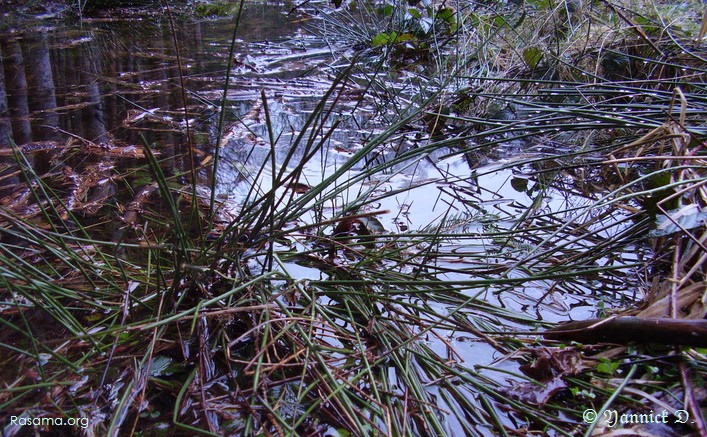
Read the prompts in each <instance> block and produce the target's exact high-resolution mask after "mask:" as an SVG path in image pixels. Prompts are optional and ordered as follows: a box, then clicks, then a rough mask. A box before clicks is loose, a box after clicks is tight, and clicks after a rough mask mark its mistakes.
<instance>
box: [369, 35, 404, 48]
mask: <svg viewBox="0 0 707 437" xmlns="http://www.w3.org/2000/svg"><path fill="white" fill-rule="evenodd" d="M397 39H398V34H397V33H396V32H390V33H387V32H381V33H379V34H378V35H376V36H374V37H373V39H372V40H371V45H372V46H374V47H378V46H383V45H386V44H392V43H394V42H396V41H397Z"/></svg>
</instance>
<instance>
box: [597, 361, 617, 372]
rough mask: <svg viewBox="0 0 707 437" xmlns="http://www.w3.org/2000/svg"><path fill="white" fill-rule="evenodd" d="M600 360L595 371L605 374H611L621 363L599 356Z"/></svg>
mask: <svg viewBox="0 0 707 437" xmlns="http://www.w3.org/2000/svg"><path fill="white" fill-rule="evenodd" d="M600 360H601V362H600V363H599V364H598V365H597V372H599V373H604V374H606V375H613V374H614V373H616V370H617V369H618V368H619V366H620V365H621V363H620V362H619V361H611V360H608V359H606V358H600Z"/></svg>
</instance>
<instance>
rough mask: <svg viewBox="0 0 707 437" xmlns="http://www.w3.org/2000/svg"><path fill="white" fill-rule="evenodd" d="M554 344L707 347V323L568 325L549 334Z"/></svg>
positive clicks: (623, 320)
mask: <svg viewBox="0 0 707 437" xmlns="http://www.w3.org/2000/svg"><path fill="white" fill-rule="evenodd" d="M543 336H544V337H545V338H547V339H550V340H563V341H576V342H579V343H601V342H608V343H620V344H624V343H630V342H637V343H659V344H670V345H673V344H676V345H684V346H695V347H707V320H686V319H647V318H643V317H630V316H622V317H610V318H608V319H590V320H583V321H580V322H568V323H564V324H562V325H560V326H557V327H555V328H552V329H549V330H547V331H545V333H544V334H543Z"/></svg>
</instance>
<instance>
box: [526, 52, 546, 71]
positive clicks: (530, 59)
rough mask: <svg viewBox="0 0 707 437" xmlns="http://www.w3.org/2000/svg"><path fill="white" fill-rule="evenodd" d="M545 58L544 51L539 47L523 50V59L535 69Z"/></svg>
mask: <svg viewBox="0 0 707 437" xmlns="http://www.w3.org/2000/svg"><path fill="white" fill-rule="evenodd" d="M542 58H543V52H541V51H540V49H539V48H537V47H528V48H527V49H525V50H523V60H524V61H525V63H526V64H527V65H528V67H530V68H533V69H535V68H536V67H537V66H538V64H539V63H540V61H541V60H542Z"/></svg>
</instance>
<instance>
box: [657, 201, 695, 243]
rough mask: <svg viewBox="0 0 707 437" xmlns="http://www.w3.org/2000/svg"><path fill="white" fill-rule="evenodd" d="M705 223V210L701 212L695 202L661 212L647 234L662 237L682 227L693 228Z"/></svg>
mask: <svg viewBox="0 0 707 437" xmlns="http://www.w3.org/2000/svg"><path fill="white" fill-rule="evenodd" d="M705 223H707V212H703V211H702V210H701V209H700V207H699V206H697V205H695V204H691V205H686V206H684V207H682V208H680V209H676V210H672V211H670V212H668V215H667V216H666V215H664V214H661V215H659V216H657V217H656V228H655V229H654V230H652V231H651V232H650V233H649V235H650V236H651V237H663V236H665V235H670V234H674V233H676V232H680V231H682V230H683V229H694V228H697V227H699V226H703V225H704V224H705Z"/></svg>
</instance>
